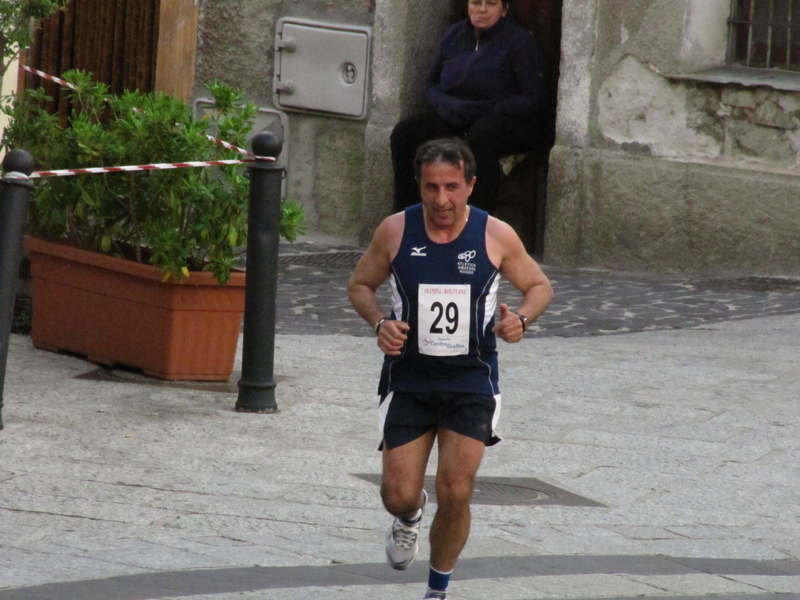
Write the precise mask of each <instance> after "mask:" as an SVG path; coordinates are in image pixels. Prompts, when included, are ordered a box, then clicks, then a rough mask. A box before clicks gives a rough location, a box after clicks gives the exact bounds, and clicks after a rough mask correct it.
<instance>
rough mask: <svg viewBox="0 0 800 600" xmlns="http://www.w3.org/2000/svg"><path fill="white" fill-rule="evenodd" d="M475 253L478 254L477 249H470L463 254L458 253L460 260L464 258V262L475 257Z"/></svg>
mask: <svg viewBox="0 0 800 600" xmlns="http://www.w3.org/2000/svg"><path fill="white" fill-rule="evenodd" d="M475 254H476V252H475V250H468V251H466V252H462V253H461V254H459V255H458V260H463V261H464V262H469V261H471V260H472V259H473V258H475Z"/></svg>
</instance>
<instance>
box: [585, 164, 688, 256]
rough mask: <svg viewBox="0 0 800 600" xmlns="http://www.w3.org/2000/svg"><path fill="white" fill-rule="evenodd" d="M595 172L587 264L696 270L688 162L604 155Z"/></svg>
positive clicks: (589, 202) (587, 216)
mask: <svg viewBox="0 0 800 600" xmlns="http://www.w3.org/2000/svg"><path fill="white" fill-rule="evenodd" d="M592 171H593V172H592V176H591V183H590V185H591V187H592V188H593V190H594V191H593V194H592V195H591V196H589V197H587V204H586V209H585V221H584V236H583V245H582V254H581V257H582V262H583V263H584V264H585V265H587V266H588V265H591V266H594V267H602V268H610V269H615V270H626V271H659V272H669V271H678V270H685V269H687V268H689V269H690V268H691V267H692V265H693V263H694V261H695V258H694V256H693V255H692V253H691V251H690V248H689V246H690V245H689V230H688V228H687V217H688V212H687V209H688V207H687V205H686V201H685V197H684V195H683V188H684V185H685V180H686V167H685V165H684V164H683V163H679V162H671V161H665V160H658V159H654V158H651V157H643V156H637V157H633V156H628V155H624V154H621V153H614V152H603V153H600V154H599V155H598V157H597V162H596V164H595V165H594V167H593V169H592Z"/></svg>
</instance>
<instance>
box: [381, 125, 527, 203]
mask: <svg viewBox="0 0 800 600" xmlns="http://www.w3.org/2000/svg"><path fill="white" fill-rule="evenodd" d="M455 136H460V137H463V138H464V139H466V141H467V143H468V144H469V147H470V149H471V150H472V153H473V154H474V155H475V163H476V167H477V169H476V174H475V175H476V177H477V181H476V183H475V189H474V190H473V191H472V196H470V204H472V205H473V206H477V207H478V208H482V209H483V210H486V211H488V212H489V213H492V212H493V211H494V208H495V206H496V203H497V191H498V188H499V187H500V180H501V179H502V171H501V169H500V162H499V159H500V157H501V156H504V155H506V154H518V153H521V152H529V151H531V150H533V149H534V148H537V147H538V146H540V145H541V144H542V141H543V140H542V135H541V127H540V126H539V124H538V123H537V121H535V120H528V119H519V118H516V117H509V116H506V115H489V116H486V117H483V118H482V119H479V120H478V121H477V122H476V123H475V124H473V125H472V126H471V127H469V128H468V129H467V130H466V131H465V130H463V129H458V128H455V127H452V126H451V125H449V124H447V123H445V122H444V121H443V120H442V119H440V118H439V117H438V115H436V114H435V113H421V114H416V115H412V116H410V117H408V118H406V119H403V120H402V121H400V122H399V123H398V124H397V125H395V128H394V130H393V131H392V135H391V150H392V167H393V169H394V190H395V196H394V202H395V210H396V211H400V210H403V209H404V208H405V207H407V206H411V205H412V204H417V203H418V202H420V200H421V199H420V195H419V184H418V183H417V182H416V181H415V179H414V155H415V154H416V151H417V148H418V147H419V146H420V144H422V143H424V142H427V141H428V140H433V139H436V138H440V137H455Z"/></svg>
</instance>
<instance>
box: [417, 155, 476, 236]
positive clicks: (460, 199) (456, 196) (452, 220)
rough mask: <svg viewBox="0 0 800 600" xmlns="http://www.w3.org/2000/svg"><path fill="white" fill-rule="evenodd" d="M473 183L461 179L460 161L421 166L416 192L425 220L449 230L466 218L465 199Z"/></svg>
mask: <svg viewBox="0 0 800 600" xmlns="http://www.w3.org/2000/svg"><path fill="white" fill-rule="evenodd" d="M474 185H475V178H474V177H473V178H472V181H469V182H468V181H466V179H464V163H463V162H462V163H461V165H459V166H458V167H456V166H455V165H451V164H450V163H446V162H438V163H433V164H430V165H422V168H421V170H420V194H421V195H422V205H423V207H424V210H425V219H426V220H427V222H428V223H429V224H430V225H431V226H433V227H434V228H436V229H449V228H452V227H454V226H456V225H457V224H459V223H461V222H462V221H463V220H464V218H465V217H466V210H467V200H469V195H470V194H471V193H472V188H473V186H474Z"/></svg>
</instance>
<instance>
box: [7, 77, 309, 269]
mask: <svg viewBox="0 0 800 600" xmlns="http://www.w3.org/2000/svg"><path fill="white" fill-rule="evenodd" d="M64 79H66V80H67V81H69V82H70V83H72V84H73V85H74V86H75V88H76V89H75V90H73V91H70V92H69V99H70V110H69V117H68V119H67V123H66V124H64V125H63V126H62V124H61V123H59V118H58V116H57V115H52V114H48V113H47V112H46V111H45V110H44V108H43V105H44V103H45V102H47V101H48V100H49V98H48V97H47V96H46V94H45V93H44V91H43V90H41V89H35V90H26V92H25V95H24V98H23V99H22V100H21V101H15V102H13V103H12V104H11V105H6V106H4V107H3V112H5V113H6V114H7V115H8V116H9V117H10V118H11V124H10V126H9V127H8V128H7V129H6V131H5V134H4V136H3V140H2V144H3V146H4V147H5V148H7V149H10V148H24V149H26V150H28V151H29V152H30V153H31V154H32V155H33V157H34V159H35V160H36V161H37V165H38V168H39V169H40V170H58V169H75V168H86V167H101V166H124V165H141V164H152V163H174V162H188V161H208V160H222V159H231V158H242V157H241V155H239V154H238V153H236V152H235V151H231V150H226V149H224V148H222V147H221V146H218V145H216V144H214V143H213V142H210V141H209V140H207V139H206V138H205V135H206V134H207V133H208V132H209V131H213V132H214V135H215V136H216V137H219V138H220V139H223V140H225V141H227V142H230V143H232V144H234V145H236V146H239V147H242V146H244V144H245V135H246V134H247V133H248V132H249V131H250V129H251V127H252V124H253V120H254V117H255V115H256V109H255V107H254V106H253V104H252V103H249V102H248V103H244V102H243V101H242V100H243V95H242V94H241V93H240V92H238V91H237V90H235V89H234V88H232V87H231V86H229V85H227V84H224V83H220V82H214V83H212V84H211V85H209V86H208V89H209V91H210V92H211V94H212V96H213V98H214V102H215V105H214V109H213V110H212V111H211V112H210V113H209V114H208V115H207V117H205V118H203V119H200V120H198V119H195V118H194V116H193V114H192V112H191V110H190V109H189V107H188V106H186V105H185V104H184V103H183V102H182V101H181V100H179V99H177V98H175V97H173V96H169V95H166V94H162V93H158V92H157V93H140V92H125V93H124V94H123V95H121V96H113V95H111V94H109V93H108V87H107V86H106V85H104V84H102V83H97V82H94V81H92V78H91V75H90V74H89V73H85V72H81V71H70V72H68V73H66V74H65V75H64ZM245 170H246V169H245V167H244V166H243V165H234V166H222V167H213V168H181V169H171V170H155V171H146V172H131V173H104V174H101V175H74V176H69V177H51V178H43V179H40V180H38V182H37V190H36V194H35V200H36V202H35V206H34V207H33V208H32V210H31V217H30V233H31V234H32V235H34V236H37V237H41V238H43V239H47V240H51V241H57V242H63V243H67V244H70V245H73V246H76V247H78V248H82V249H85V250H91V251H95V252H102V253H105V254H110V255H115V256H121V257H124V258H128V259H131V260H136V261H138V262H145V263H150V264H153V265H155V266H157V267H160V268H161V269H163V270H164V273H165V279H167V278H169V277H176V278H178V279H181V278H183V277H186V276H190V271H198V270H206V271H211V272H212V273H213V274H214V276H215V277H216V278H217V279H218V280H219V281H220V283H226V282H227V281H228V280H229V279H230V273H231V267H232V264H233V262H234V260H235V258H236V253H237V251H238V249H240V248H242V247H243V246H245V245H246V240H247V203H248V181H247V179H246V178H245ZM299 234H302V209H301V208H300V207H299V206H298V205H297V204H295V203H292V202H285V203H283V205H282V223H281V235H283V236H284V237H285V238H286V239H288V240H290V241H293V240H294V239H295V238H296V237H297V235H299Z"/></svg>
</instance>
